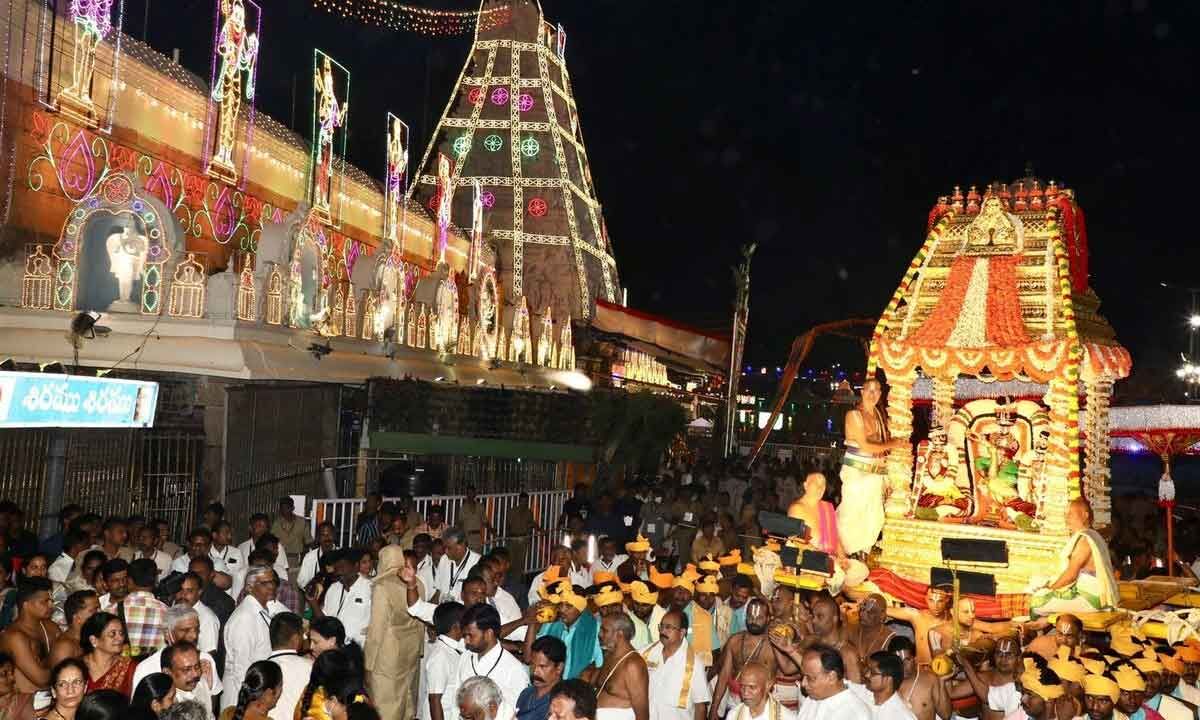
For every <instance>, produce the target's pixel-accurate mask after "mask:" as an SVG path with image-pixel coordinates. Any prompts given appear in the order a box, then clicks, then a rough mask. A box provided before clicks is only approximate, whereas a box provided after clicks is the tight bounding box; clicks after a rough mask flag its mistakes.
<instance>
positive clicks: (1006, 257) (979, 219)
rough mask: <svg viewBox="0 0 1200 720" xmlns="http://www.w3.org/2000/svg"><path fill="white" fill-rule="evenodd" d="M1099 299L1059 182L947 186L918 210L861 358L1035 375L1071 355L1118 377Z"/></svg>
mask: <svg viewBox="0 0 1200 720" xmlns="http://www.w3.org/2000/svg"><path fill="white" fill-rule="evenodd" d="M1099 307H1100V300H1099V298H1098V297H1096V294H1095V293H1094V292H1093V291H1092V289H1091V288H1090V287H1089V286H1088V249H1087V231H1086V226H1085V224H1084V217H1083V211H1082V209H1080V207H1079V205H1078V203H1076V201H1075V198H1074V194H1073V193H1072V192H1071V191H1070V190H1067V189H1062V188H1059V187H1058V186H1057V185H1056V184H1055V183H1053V182H1051V183H1050V185H1049V186H1048V187H1046V188H1045V190H1043V189H1042V187H1041V185H1040V183H1039V182H1038V181H1037V180H1029V181H1028V184H1027V181H1017V182H1014V183H1012V184H1011V185H1005V184H1003V183H992V184H991V185H989V186H988V187H987V188H986V190H985V192H983V193H980V192H978V191H977V190H976V188H975V187H974V186H972V187H971V189H970V191H969V192H968V193H967V194H965V195H964V194H963V193H962V191H961V190H960V189H959V188H958V187H956V188H955V191H954V194H953V195H951V196H948V197H942V198H939V200H938V203H937V204H936V205H935V206H934V208H933V210H932V211H931V212H930V214H929V224H928V235H927V237H926V240H925V243H924V245H923V246H922V247H921V249H920V250H919V251H918V252H917V255H916V257H915V258H914V259H913V261H912V263H911V264H910V265H909V268H908V270H907V272H906V273H905V275H904V278H903V280H902V281H901V283H900V287H899V288H898V289H897V290H896V293H895V294H894V295H893V297H892V300H891V302H889V303H888V306H887V308H886V309H885V310H884V313H883V316H882V317H881V318H880V321H879V324H878V325H877V327H876V330H875V336H874V338H873V339H872V347H871V357H872V361H873V362H875V363H878V364H879V365H880V366H881V367H883V369H884V370H885V371H886V372H888V373H901V374H907V373H910V372H914V371H915V370H916V369H917V368H920V369H921V370H922V372H923V373H924V374H926V375H930V376H940V377H954V376H957V375H960V374H961V375H978V374H988V375H992V376H995V377H998V378H1000V379H1011V378H1014V377H1015V378H1018V379H1020V378H1029V379H1032V380H1034V381H1037V382H1045V381H1046V380H1048V379H1049V378H1051V377H1054V376H1057V375H1059V374H1060V373H1061V372H1062V371H1063V369H1064V368H1065V367H1066V366H1067V365H1068V364H1070V362H1071V358H1072V356H1073V355H1074V356H1076V357H1077V358H1078V360H1079V361H1080V362H1081V363H1082V367H1081V371H1082V373H1083V375H1084V377H1085V378H1089V377H1106V378H1110V379H1112V378H1120V377H1125V376H1126V375H1128V373H1129V365H1130V361H1129V354H1128V352H1127V351H1126V350H1125V349H1124V348H1122V347H1121V346H1120V345H1119V344H1118V343H1117V340H1116V333H1115V332H1114V331H1113V329H1112V327H1111V326H1110V325H1109V324H1108V321H1107V320H1105V319H1104V317H1103V316H1101V315H1100V313H1099Z"/></svg>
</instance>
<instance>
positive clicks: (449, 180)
mask: <svg viewBox="0 0 1200 720" xmlns="http://www.w3.org/2000/svg"><path fill="white" fill-rule="evenodd" d="M452 174H453V168H452V166H451V165H450V158H448V157H446V156H445V155H438V194H437V226H438V237H437V264H438V266H441V265H444V264H445V263H446V243H447V242H448V240H447V238H446V230H447V228H449V227H450V211H451V209H452V208H453V207H454V178H453V177H452Z"/></svg>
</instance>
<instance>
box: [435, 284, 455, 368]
mask: <svg viewBox="0 0 1200 720" xmlns="http://www.w3.org/2000/svg"><path fill="white" fill-rule="evenodd" d="M435 309H436V311H437V315H436V316H434V319H433V343H432V346H433V349H434V350H437V351H438V352H439V353H441V354H443V355H447V354H449V353H450V352H451V351H452V350H454V348H455V346H456V345H457V343H458V285H456V284H455V282H454V273H450V274H449V275H447V276H446V277H445V278H443V279H442V280H441V281H439V282H438V286H437V299H436V307H435Z"/></svg>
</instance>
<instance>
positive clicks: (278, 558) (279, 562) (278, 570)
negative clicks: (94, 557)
mask: <svg viewBox="0 0 1200 720" xmlns="http://www.w3.org/2000/svg"><path fill="white" fill-rule="evenodd" d="M270 530H271V518H269V517H267V516H266V514H265V513H254V514H253V515H251V516H250V539H249V540H246V541H245V542H243V543H242V544H240V545H238V546H237V549H238V552H240V553H241V554H242V557H243V558H249V557H250V553H252V552H254V551H255V550H256V549H257V548H256V545H257V544H258V539H259V538H260V537H262V536H263V535H266V534H268V533H269V532H270ZM275 574H276V575H278V576H279V577H281V578H286V577H287V576H288V560H287V553H286V552H285V551H284V549H283V543H279V549H278V551H277V553H276V555H275ZM234 599H235V600H236V599H237V598H234Z"/></svg>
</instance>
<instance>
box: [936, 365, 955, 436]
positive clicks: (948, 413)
mask: <svg viewBox="0 0 1200 720" xmlns="http://www.w3.org/2000/svg"><path fill="white" fill-rule="evenodd" d="M954 382H955V378H941V377H936V378H933V425H934V426H935V427H940V428H943V429H945V428H946V427H947V426H948V425H949V424H950V418H952V417H954Z"/></svg>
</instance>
